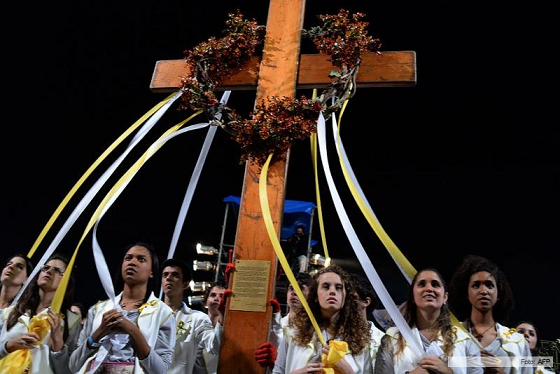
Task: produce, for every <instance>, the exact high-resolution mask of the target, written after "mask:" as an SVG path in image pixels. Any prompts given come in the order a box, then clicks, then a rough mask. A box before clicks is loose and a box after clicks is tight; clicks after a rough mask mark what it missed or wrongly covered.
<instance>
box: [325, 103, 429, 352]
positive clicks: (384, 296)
mask: <svg viewBox="0 0 560 374" xmlns="http://www.w3.org/2000/svg"><path fill="white" fill-rule="evenodd" d="M325 127H326V125H325V118H324V117H323V113H322V112H321V113H320V114H319V121H318V123H317V139H318V141H319V151H320V154H321V163H322V165H323V170H324V173H325V177H326V179H327V184H328V186H329V190H330V193H331V197H332V199H333V202H334V205H335V210H336V212H337V214H338V218H339V219H340V222H341V224H342V227H343V228H344V232H345V233H346V236H347V237H348V240H349V241H350V244H351V245H352V249H353V250H354V252H355V253H356V257H357V258H358V261H359V262H360V263H361V264H362V267H363V268H364V270H365V273H366V275H367V277H368V279H369V281H370V283H371V284H372V286H373V288H374V290H375V292H376V293H377V296H378V297H379V300H380V301H381V303H382V304H383V306H385V309H387V312H388V313H389V315H390V316H391V318H392V319H393V321H394V322H395V326H396V327H397V328H398V329H399V331H400V333H401V334H402V335H403V337H404V338H405V339H406V341H407V342H408V343H409V344H410V347H411V349H412V350H413V351H414V353H415V354H417V355H419V356H422V355H423V354H424V350H423V349H422V344H421V342H419V341H418V340H417V339H416V338H415V336H414V334H413V332H412V329H411V328H410V326H408V323H407V322H406V321H405V319H404V317H403V316H402V314H401V312H400V311H399V309H398V308H397V306H396V305H395V302H394V301H393V299H392V298H391V295H389V292H388V291H387V288H385V285H384V284H383V282H382V281H381V278H380V277H379V275H378V274H377V271H376V270H375V267H374V266H373V264H372V263H371V261H370V259H369V257H368V255H367V253H366V251H365V250H364V247H363V246H362V243H361V242H360V240H359V239H358V236H357V235H356V232H355V231H354V228H353V227H352V224H351V223H350V219H349V218H348V214H347V213H346V210H345V209H344V205H343V204H342V200H341V199H340V195H339V194H338V190H337V189H336V186H335V184H334V180H333V177H332V174H331V172H330V167H329V163H328V154H327V146H326V135H325V132H326V131H325Z"/></svg>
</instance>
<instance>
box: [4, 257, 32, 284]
mask: <svg viewBox="0 0 560 374" xmlns="http://www.w3.org/2000/svg"><path fill="white" fill-rule="evenodd" d="M28 276H29V274H27V265H26V263H25V260H24V259H23V258H21V257H17V256H16V257H13V258H11V259H10V261H8V263H7V264H6V266H4V269H2V277H1V278H0V282H1V283H2V284H3V285H5V286H22V285H23V284H24V283H25V281H26V280H27V277H28Z"/></svg>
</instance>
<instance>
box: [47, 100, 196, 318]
mask: <svg viewBox="0 0 560 374" xmlns="http://www.w3.org/2000/svg"><path fill="white" fill-rule="evenodd" d="M200 113H202V111H198V112H196V113H194V114H192V115H191V116H189V117H188V118H187V119H185V120H183V121H181V122H179V123H178V124H176V125H175V126H173V127H171V128H170V129H168V130H167V131H166V132H165V133H163V135H161V136H160V138H159V139H164V138H165V137H167V136H168V135H170V134H172V133H175V132H177V131H178V130H179V129H180V128H181V127H182V126H183V125H184V124H185V123H187V122H188V121H190V120H191V119H192V118H194V117H196V116H197V115H199V114H200ZM159 139H158V140H159ZM154 144H157V141H156V143H154ZM163 144H165V143H161V144H159V145H158V146H157V147H156V148H155V149H154V150H153V151H151V152H150V149H149V150H148V151H146V152H144V154H143V155H142V156H141V157H140V158H139V159H138V160H137V161H136V162H135V163H134V165H132V166H131V167H130V168H129V169H128V171H127V172H126V173H125V174H124V175H123V176H122V177H121V178H120V179H119V180H118V182H117V183H115V185H114V186H113V188H112V189H111V190H110V191H109V192H108V193H107V195H106V196H105V198H104V199H103V201H102V202H101V203H100V204H99V206H98V207H97V209H96V210H95V212H94V213H93V215H92V216H91V218H90V220H89V222H88V224H87V226H86V228H85V230H84V232H83V234H82V237H81V238H80V241H79V242H78V245H77V246H76V249H75V250H74V253H73V255H72V257H71V258H70V262H69V263H68V266H67V267H66V271H65V272H64V275H63V276H62V279H61V280H60V284H59V285H58V288H57V289H56V293H55V294H54V297H53V301H52V304H51V309H52V310H54V311H55V312H57V313H58V312H60V308H61V307H62V301H63V300H64V294H65V293H66V288H67V287H68V281H69V280H70V274H71V273H72V268H73V267H74V262H75V261H76V257H77V255H78V251H79V249H80V246H81V245H82V243H83V241H84V240H85V238H86V236H87V234H88V233H89V231H90V230H91V228H92V227H93V225H94V224H95V222H97V220H98V219H99V217H100V216H101V213H102V212H103V209H104V208H105V206H106V205H107V204H108V203H109V201H111V198H112V197H113V195H115V194H116V193H117V191H119V190H120V188H121V187H122V186H123V185H125V184H126V183H128V182H129V181H130V180H131V179H132V177H134V175H135V174H136V173H137V172H138V170H139V169H140V168H141V167H142V166H143V165H144V163H146V162H147V161H148V159H150V157H152V156H153V155H154V154H155V153H156V152H157V151H158V150H159V149H160V148H161V147H162V146H163Z"/></svg>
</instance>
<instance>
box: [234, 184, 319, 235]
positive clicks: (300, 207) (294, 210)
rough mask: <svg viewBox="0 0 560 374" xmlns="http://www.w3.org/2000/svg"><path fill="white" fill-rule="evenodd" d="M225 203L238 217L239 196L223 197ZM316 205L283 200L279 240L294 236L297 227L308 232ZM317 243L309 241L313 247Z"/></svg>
mask: <svg viewBox="0 0 560 374" xmlns="http://www.w3.org/2000/svg"><path fill="white" fill-rule="evenodd" d="M224 202H225V203H230V206H231V207H233V209H234V211H235V216H236V217H237V216H239V205H241V197H239V196H232V195H230V196H226V197H224ZM315 207H316V205H315V204H314V203H311V202H309V201H297V200H285V201H284V218H283V220H282V231H281V233H280V239H288V238H289V237H290V236H292V235H293V234H295V232H296V228H297V227H298V226H303V227H304V228H305V232H306V233H309V232H310V227H309V226H310V225H311V217H312V215H313V211H314V210H315ZM315 243H317V241H316V240H311V245H312V246H313V245H314V244H315Z"/></svg>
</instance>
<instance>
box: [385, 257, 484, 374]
mask: <svg viewBox="0 0 560 374" xmlns="http://www.w3.org/2000/svg"><path fill="white" fill-rule="evenodd" d="M447 297H448V294H447V291H446V286H445V282H444V280H443V277H442V276H441V274H440V273H439V272H438V271H437V270H435V269H432V268H426V269H423V270H421V271H419V272H418V273H416V275H415V276H414V279H413V280H412V284H411V286H410V287H409V290H408V295H407V300H406V309H405V311H404V318H405V320H406V321H407V323H408V325H409V326H410V327H411V328H412V332H413V334H414V335H416V336H418V337H419V341H421V342H422V346H423V348H424V350H425V351H426V354H425V355H423V356H418V355H417V354H415V353H414V351H413V350H412V349H411V348H410V345H409V344H408V343H407V342H406V341H405V339H404V338H403V335H402V334H401V333H400V332H399V331H398V329H397V328H396V327H390V328H389V329H387V331H386V333H385V336H384V337H383V339H382V341H381V347H380V348H379V350H378V351H377V356H376V360H375V373H376V374H377V373H383V374H385V373H389V374H393V373H397V374H402V373H411V374H412V373H414V374H420V373H428V372H430V373H439V374H459V373H482V372H483V370H482V368H481V367H475V366H474V365H473V364H476V363H477V362H478V360H479V358H480V352H479V350H478V348H477V347H476V345H475V344H474V343H473V342H472V341H471V340H469V337H468V335H467V334H465V333H463V332H462V331H461V330H458V329H457V328H456V327H454V326H452V325H451V321H450V317H449V310H448V309H447V305H446V302H447Z"/></svg>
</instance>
